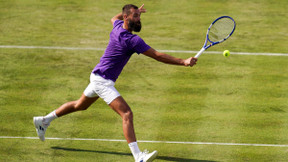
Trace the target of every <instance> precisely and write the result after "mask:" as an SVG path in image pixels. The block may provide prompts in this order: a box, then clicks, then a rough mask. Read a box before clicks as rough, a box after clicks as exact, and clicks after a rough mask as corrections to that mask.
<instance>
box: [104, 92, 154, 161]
mask: <svg viewBox="0 0 288 162" xmlns="http://www.w3.org/2000/svg"><path fill="white" fill-rule="evenodd" d="M109 106H110V107H111V108H112V109H113V110H114V111H115V112H117V113H118V114H119V115H120V116H121V118H122V122H123V123H122V126H123V132H124V136H125V138H126V140H127V142H128V146H129V147H130V150H131V152H132V154H133V157H134V159H135V160H136V161H137V162H138V161H139V162H140V161H152V160H154V159H155V158H156V156H157V154H158V152H157V151H153V152H152V153H148V152H146V151H144V152H141V151H140V149H139V147H138V145H137V141H136V135H135V131H134V125H133V113H132V111H131V109H130V107H129V105H128V104H127V103H126V101H125V100H124V98H123V97H121V96H119V97H117V98H116V99H114V100H113V101H112V102H111V103H110V104H109Z"/></svg>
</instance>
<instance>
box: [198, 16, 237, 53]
mask: <svg viewBox="0 0 288 162" xmlns="http://www.w3.org/2000/svg"><path fill="white" fill-rule="evenodd" d="M222 18H229V19H231V20H232V21H233V22H234V27H233V30H232V32H231V33H230V34H229V35H228V36H227V37H225V38H224V39H222V40H220V41H217V42H213V41H211V40H210V39H209V31H210V29H211V27H212V26H213V24H215V22H217V21H218V20H219V19H222ZM235 28H236V22H235V21H234V19H233V18H232V17H230V16H220V17H218V18H217V19H215V20H214V21H213V22H212V23H211V24H210V26H209V28H208V29H207V32H206V39H205V43H204V45H203V47H202V48H201V50H200V51H199V52H198V53H197V54H196V55H195V56H194V57H195V58H198V57H199V56H200V55H201V54H202V53H203V52H204V51H205V50H206V49H208V48H210V47H211V46H214V45H216V44H219V43H221V42H224V41H225V40H227V39H228V38H229V37H230V36H231V35H232V34H233V33H234V31H235ZM208 41H209V42H210V44H208V45H207V42H208Z"/></svg>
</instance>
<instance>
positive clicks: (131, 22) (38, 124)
mask: <svg viewBox="0 0 288 162" xmlns="http://www.w3.org/2000/svg"><path fill="white" fill-rule="evenodd" d="M143 6H144V4H143V5H142V6H141V7H140V8H138V7H137V6H135V5H132V4H128V5H125V6H124V7H123V8H122V12H121V13H119V14H117V15H115V16H114V17H113V18H112V19H111V23H112V25H113V29H112V31H111V33H110V40H109V44H108V46H107V48H106V50H105V53H104V54H103V56H102V57H101V59H100V62H99V63H98V64H97V65H96V66H95V68H94V69H93V71H92V73H91V76H90V83H89V85H88V86H87V88H86V89H85V90H84V92H83V94H82V96H81V97H80V99H78V100H76V101H71V102H68V103H65V104H63V105H62V106H60V107H59V108H58V109H56V110H54V111H52V112H51V113H49V114H48V115H46V116H39V117H34V118H33V122H34V125H35V128H36V131H37V134H38V136H39V138H40V140H42V141H44V140H45V132H46V130H47V128H48V126H49V125H50V122H51V121H52V120H54V119H56V118H58V117H61V116H63V115H67V114H69V113H72V112H75V111H80V110H86V109H87V108H88V107H89V106H90V105H91V104H92V103H94V102H95V101H96V100H97V99H98V98H99V97H100V98H102V99H103V100H104V101H105V102H106V103H107V104H108V105H109V106H110V107H111V108H112V109H113V110H114V111H115V112H116V113H118V114H119V115H120V116H121V118H122V121H123V123H122V126H123V132H124V136H125V138H126V140H127V142H128V146H129V147H130V149H131V152H132V155H133V157H134V159H135V161H137V162H138V161H139V162H140V161H152V160H153V159H155V158H156V156H157V154H158V153H157V151H153V152H152V153H148V152H146V151H144V152H141V151H140V149H139V148H138V145H137V141H136V136H135V132H134V127H133V113H132V111H131V109H130V107H129V105H128V104H127V103H126V101H125V100H124V98H123V97H121V95H120V94H119V92H118V91H117V90H116V89H115V87H114V84H115V81H116V80H117V78H118V76H119V75H120V73H121V71H122V69H123V68H124V66H125V65H126V63H127V62H128V60H129V59H130V57H131V55H132V54H133V53H137V54H144V55H145V56H148V57H151V58H153V59H155V60H157V61H160V62H163V63H167V64H174V65H182V66H193V65H195V64H196V61H197V59H196V58H193V57H190V58H188V59H180V58H175V57H173V56H170V55H167V54H165V53H160V52H158V51H156V50H155V49H153V48H151V47H150V46H149V45H147V44H146V43H145V42H144V41H143V39H142V38H140V37H139V36H138V35H135V34H133V33H132V32H140V31H141V27H142V26H141V21H140V15H141V13H145V12H146V10H145V9H144V8H143Z"/></svg>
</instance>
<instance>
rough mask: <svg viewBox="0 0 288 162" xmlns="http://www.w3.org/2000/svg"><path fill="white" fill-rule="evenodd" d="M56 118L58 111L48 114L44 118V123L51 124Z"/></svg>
mask: <svg viewBox="0 0 288 162" xmlns="http://www.w3.org/2000/svg"><path fill="white" fill-rule="evenodd" d="M56 118H58V116H57V115H56V110H54V111H52V112H51V113H50V114H48V115H46V116H45V117H44V121H43V123H45V124H49V123H50V122H51V121H52V120H54V119H56Z"/></svg>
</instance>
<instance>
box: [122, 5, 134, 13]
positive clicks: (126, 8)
mask: <svg viewBox="0 0 288 162" xmlns="http://www.w3.org/2000/svg"><path fill="white" fill-rule="evenodd" d="M131 8H134V9H138V7H137V6H135V5H133V4H127V5H125V6H124V7H123V8H122V14H127V15H130V14H131V11H130V9H131Z"/></svg>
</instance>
